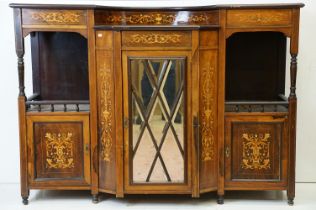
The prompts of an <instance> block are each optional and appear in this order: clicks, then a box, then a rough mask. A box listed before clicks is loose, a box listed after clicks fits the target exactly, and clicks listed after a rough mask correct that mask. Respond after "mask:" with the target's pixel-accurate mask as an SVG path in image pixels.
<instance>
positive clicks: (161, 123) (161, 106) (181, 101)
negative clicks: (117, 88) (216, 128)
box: [122, 51, 192, 193]
mask: <svg viewBox="0 0 316 210" xmlns="http://www.w3.org/2000/svg"><path fill="white" fill-rule="evenodd" d="M190 55H191V53H190V52H186V51H164V52H161V51H123V55H122V59H123V60H122V64H123V96H124V99H123V103H124V105H123V107H124V187H125V192H127V193H133V192H140V191H141V192H146V191H147V192H153V193H154V192H159V193H161V192H164V191H165V192H169V193H170V192H171V193H172V192H179V193H190V192H191V183H190V182H191V181H190V180H191V173H190V172H191V164H190V161H191V157H190V154H191V151H190V149H191V146H190V145H191V138H188V137H189V136H190V135H191V132H192V131H191V126H192V122H190V121H191V120H190V119H192V118H191V116H190V114H191V106H190V101H191V94H190V88H189V87H191V81H190V78H191V75H190V74H191V68H190V65H189V64H190V61H191V57H190Z"/></svg>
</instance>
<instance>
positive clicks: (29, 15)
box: [22, 9, 87, 28]
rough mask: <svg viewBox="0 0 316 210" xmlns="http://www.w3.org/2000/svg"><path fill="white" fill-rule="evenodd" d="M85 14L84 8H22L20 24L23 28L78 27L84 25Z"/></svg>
mask: <svg viewBox="0 0 316 210" xmlns="http://www.w3.org/2000/svg"><path fill="white" fill-rule="evenodd" d="M86 16H87V14H86V11H84V10H52V9H23V10H22V25H23V28H30V27H34V28H36V27H38V26H44V27H49V26H50V27H51V26H52V25H55V26H58V27H62V26H63V25H70V26H73V27H75V26H77V27H78V26H85V25H86Z"/></svg>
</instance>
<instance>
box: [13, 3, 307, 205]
mask: <svg viewBox="0 0 316 210" xmlns="http://www.w3.org/2000/svg"><path fill="white" fill-rule="evenodd" d="M10 6H11V7H12V8H13V10H14V20H15V26H14V27H15V40H16V53H17V56H18V75H19V97H18V104H19V109H18V111H19V124H20V131H19V132H20V156H21V161H20V162H21V195H22V198H23V203H24V204H27V203H28V197H29V190H30V189H43V190H45V189H47V190H52V189H54V190H67V189H77V190H91V194H92V195H93V201H94V202H97V201H98V194H99V193H101V192H102V193H110V194H115V195H116V196H117V197H124V195H126V194H190V195H191V196H192V197H199V196H200V194H201V193H206V192H211V191H216V192H217V194H218V203H219V204H222V203H223V201H224V200H223V198H224V194H225V191H228V190H285V191H287V195H288V203H289V204H293V199H294V197H295V141H296V140H295V137H296V104H297V99H296V93H295V87H296V72H297V60H296V57H297V53H298V34H299V12H300V8H301V7H303V6H304V5H303V4H279V5H278V4H268V5H221V6H216V5H213V6H205V7H187V8H147V9H143V8H117V7H105V6H97V5H33V4H11V5H10ZM27 36H30V40H31V54H32V68H27V69H32V71H27V72H26V73H31V74H32V77H33V94H32V95H31V96H28V97H27V96H26V95H25V91H24V89H25V88H24V74H25V72H24V61H23V57H24V38H25V37H27ZM288 41H289V42H290V49H289V50H287V48H286V46H287V42H288ZM288 51H289V52H290V56H291V63H290V71H289V72H288V73H289V74H290V85H291V87H290V90H289V92H290V94H289V95H288V96H286V88H285V80H286V77H285V75H286V56H287V53H288Z"/></svg>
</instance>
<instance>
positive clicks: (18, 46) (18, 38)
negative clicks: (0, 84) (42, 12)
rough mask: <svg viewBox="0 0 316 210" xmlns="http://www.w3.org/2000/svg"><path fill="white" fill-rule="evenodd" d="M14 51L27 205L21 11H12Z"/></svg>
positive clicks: (21, 168)
mask: <svg viewBox="0 0 316 210" xmlns="http://www.w3.org/2000/svg"><path fill="white" fill-rule="evenodd" d="M13 14H14V29H15V50H16V55H17V57H18V60H17V64H18V75H19V96H18V108H19V125H20V126H19V128H20V130H19V135H20V176H21V183H20V184H21V196H22V199H23V204H25V205H26V204H28V197H29V188H28V182H27V144H26V122H25V99H26V98H25V92H24V89H25V87H24V58H23V57H24V37H23V35H22V24H21V22H22V20H21V9H14V10H13Z"/></svg>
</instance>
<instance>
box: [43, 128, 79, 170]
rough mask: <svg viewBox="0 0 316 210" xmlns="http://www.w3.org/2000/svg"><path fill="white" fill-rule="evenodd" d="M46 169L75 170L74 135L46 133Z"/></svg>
mask: <svg viewBox="0 0 316 210" xmlns="http://www.w3.org/2000/svg"><path fill="white" fill-rule="evenodd" d="M45 138H46V141H45V142H46V168H54V169H65V168H74V155H73V139H72V133H46V134H45Z"/></svg>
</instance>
